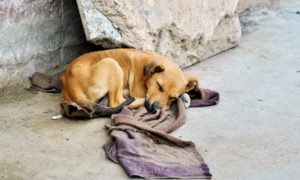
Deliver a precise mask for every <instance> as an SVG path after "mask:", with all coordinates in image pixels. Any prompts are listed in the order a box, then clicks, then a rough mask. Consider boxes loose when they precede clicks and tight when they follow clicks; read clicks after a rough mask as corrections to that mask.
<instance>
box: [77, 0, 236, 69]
mask: <svg viewBox="0 0 300 180" xmlns="http://www.w3.org/2000/svg"><path fill="white" fill-rule="evenodd" d="M77 4H78V7H79V11H80V15H81V19H82V22H83V26H84V28H85V34H86V37H87V40H88V41H90V42H93V43H95V44H101V45H103V46H105V47H108V48H111V47H120V46H127V47H133V48H136V49H144V50H150V51H155V52H157V53H159V54H161V55H163V56H167V57H168V58H170V59H171V60H173V61H174V62H175V63H176V64H177V65H179V66H180V67H186V66H189V65H192V64H194V63H197V62H199V61H201V60H202V59H205V58H207V57H209V56H212V55H214V54H217V53H220V52H222V51H224V50H226V49H229V48H232V47H234V46H236V45H237V43H238V41H239V39H240V36H241V28H240V24H239V20H238V16H237V4H238V0H201V1H199V0H187V1H182V0H170V1H167V0H77Z"/></svg>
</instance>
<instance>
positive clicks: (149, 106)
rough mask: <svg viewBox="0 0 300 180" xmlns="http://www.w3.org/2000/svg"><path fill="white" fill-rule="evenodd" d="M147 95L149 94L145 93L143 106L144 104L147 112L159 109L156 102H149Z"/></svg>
mask: <svg viewBox="0 0 300 180" xmlns="http://www.w3.org/2000/svg"><path fill="white" fill-rule="evenodd" d="M148 97H149V96H148V95H147V96H146V100H145V106H146V108H147V110H148V112H155V111H156V110H158V109H160V107H159V105H158V103H153V104H150V102H149V100H148Z"/></svg>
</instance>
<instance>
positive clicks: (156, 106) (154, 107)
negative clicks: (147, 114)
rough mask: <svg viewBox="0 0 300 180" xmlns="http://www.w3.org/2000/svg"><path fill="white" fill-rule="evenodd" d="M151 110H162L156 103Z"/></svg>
mask: <svg viewBox="0 0 300 180" xmlns="http://www.w3.org/2000/svg"><path fill="white" fill-rule="evenodd" d="M151 109H152V110H158V109H160V107H159V105H158V103H154V104H152V106H151Z"/></svg>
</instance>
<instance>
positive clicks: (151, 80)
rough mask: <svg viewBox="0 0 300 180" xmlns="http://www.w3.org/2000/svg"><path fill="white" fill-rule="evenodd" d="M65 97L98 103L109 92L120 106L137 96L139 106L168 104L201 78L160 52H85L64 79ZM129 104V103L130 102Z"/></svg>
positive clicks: (91, 103)
mask: <svg viewBox="0 0 300 180" xmlns="http://www.w3.org/2000/svg"><path fill="white" fill-rule="evenodd" d="M61 84H62V99H63V100H64V101H67V102H76V103H78V104H85V105H95V104H96V103H97V101H98V100H99V99H100V98H102V97H103V96H105V95H106V94H108V95H109V106H110V107H117V106H119V105H120V104H121V103H124V102H125V101H126V99H125V98H124V97H123V95H128V96H130V97H134V98H135V101H134V102H132V103H131V104H130V106H131V107H133V108H136V107H139V106H143V105H145V103H146V106H147V108H148V109H149V110H150V109H153V108H154V109H155V108H159V107H167V106H169V105H170V104H171V102H172V101H174V100H175V99H176V98H178V97H179V96H180V95H181V94H182V93H185V92H188V91H190V90H192V89H197V90H198V89H199V87H198V80H197V79H196V78H195V77H193V76H191V75H183V73H182V71H181V70H180V69H179V68H178V67H177V66H176V65H175V64H174V63H173V62H172V61H171V60H169V59H167V58H165V57H163V56H160V55H158V54H156V53H153V52H149V51H142V50H134V49H115V50H106V51H97V52H91V53H87V54H84V55H82V56H80V57H78V58H77V59H75V60H74V61H73V62H72V63H71V64H70V65H69V67H68V69H67V70H66V72H65V74H64V75H63V76H62V78H61ZM127 104H129V103H127Z"/></svg>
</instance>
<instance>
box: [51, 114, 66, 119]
mask: <svg viewBox="0 0 300 180" xmlns="http://www.w3.org/2000/svg"><path fill="white" fill-rule="evenodd" d="M61 118H63V115H61V114H59V115H56V116H52V117H51V119H53V120H57V119H61Z"/></svg>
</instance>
